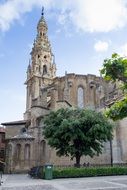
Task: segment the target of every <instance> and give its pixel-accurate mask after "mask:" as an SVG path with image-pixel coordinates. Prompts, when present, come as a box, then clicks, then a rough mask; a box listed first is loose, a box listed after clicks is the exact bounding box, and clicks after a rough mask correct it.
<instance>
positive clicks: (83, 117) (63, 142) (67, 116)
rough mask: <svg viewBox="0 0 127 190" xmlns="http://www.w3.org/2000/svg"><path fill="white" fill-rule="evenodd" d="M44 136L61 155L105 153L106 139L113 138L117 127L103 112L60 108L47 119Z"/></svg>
mask: <svg viewBox="0 0 127 190" xmlns="http://www.w3.org/2000/svg"><path fill="white" fill-rule="evenodd" d="M44 124H45V126H44V132H43V134H44V137H45V139H47V140H48V144H49V145H50V146H51V147H53V148H55V149H56V152H57V155H58V156H71V159H73V158H75V159H76V165H77V166H79V165H80V158H81V157H82V156H83V155H85V156H87V155H89V156H90V157H93V156H94V155H99V154H101V153H102V148H103V142H106V141H109V140H111V139H112V130H113V126H112V125H111V123H110V122H108V121H107V118H105V116H104V115H103V114H102V113H97V112H95V111H92V110H83V109H59V110H57V111H52V112H50V114H49V115H48V116H47V117H46V118H45V120H44Z"/></svg>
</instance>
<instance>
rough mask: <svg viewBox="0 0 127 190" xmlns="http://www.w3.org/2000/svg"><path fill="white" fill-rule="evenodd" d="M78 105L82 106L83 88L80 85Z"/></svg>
mask: <svg viewBox="0 0 127 190" xmlns="http://www.w3.org/2000/svg"><path fill="white" fill-rule="evenodd" d="M78 107H79V108H83V107H84V89H83V88H82V87H78Z"/></svg>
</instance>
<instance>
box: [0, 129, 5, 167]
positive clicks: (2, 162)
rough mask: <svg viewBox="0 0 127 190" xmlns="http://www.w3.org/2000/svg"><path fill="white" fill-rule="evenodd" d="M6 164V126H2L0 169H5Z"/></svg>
mask: <svg viewBox="0 0 127 190" xmlns="http://www.w3.org/2000/svg"><path fill="white" fill-rule="evenodd" d="M4 164H5V128H4V127H0V170H3V168H4Z"/></svg>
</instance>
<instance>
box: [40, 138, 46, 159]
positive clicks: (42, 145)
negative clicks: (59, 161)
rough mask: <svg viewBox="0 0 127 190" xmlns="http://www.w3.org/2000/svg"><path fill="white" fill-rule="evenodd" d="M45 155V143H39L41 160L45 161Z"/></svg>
mask: <svg viewBox="0 0 127 190" xmlns="http://www.w3.org/2000/svg"><path fill="white" fill-rule="evenodd" d="M45 155H46V142H45V141H44V140H42V141H41V160H44V159H45Z"/></svg>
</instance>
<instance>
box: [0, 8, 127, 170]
mask: <svg viewBox="0 0 127 190" xmlns="http://www.w3.org/2000/svg"><path fill="white" fill-rule="evenodd" d="M47 30H48V27H47V24H46V21H45V18H44V13H43V11H42V15H41V18H40V20H39V22H38V25H37V36H36V40H35V41H34V43H33V48H32V51H31V60H30V62H29V65H28V68H27V79H26V81H25V85H26V91H27V97H26V111H25V113H24V120H21V121H14V122H9V123H3V124H2V125H4V126H6V142H7V146H6V172H24V171H27V170H28V169H29V168H31V167H33V166H36V165H42V164H45V163H52V164H54V165H71V164H74V163H75V160H70V158H68V157H60V158H59V157H57V156H56V152H55V150H54V149H51V147H49V145H48V144H47V142H46V140H45V139H44V137H43V135H42V131H43V118H44V117H45V115H47V114H49V112H50V110H57V109H59V108H63V107H64V108H68V107H79V108H91V109H95V110H97V111H98V110H101V109H104V108H105V106H107V105H108V104H110V103H111V102H112V101H114V100H116V99H118V98H119V97H120V96H121V92H120V91H119V90H118V89H117V86H116V85H113V84H108V83H106V82H105V81H103V79H102V78H101V77H98V76H95V75H91V74H88V75H80V74H74V73H69V74H68V73H67V72H66V73H65V76H63V77H57V76H56V64H55V59H54V54H53V52H52V49H51V45H50V42H49V39H48V36H47ZM121 123H122V124H120V122H119V123H117V125H118V127H117V128H115V131H114V140H113V141H112V143H111V142H108V143H105V144H104V149H103V154H102V155H100V156H99V157H96V156H95V157H94V158H92V159H91V158H89V157H83V158H82V160H81V162H82V163H87V162H89V163H90V164H110V162H111V146H112V156H113V162H114V163H121V162H122V163H125V162H127V140H126V139H127V138H126V136H127V127H126V119H124V120H123V121H121Z"/></svg>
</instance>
